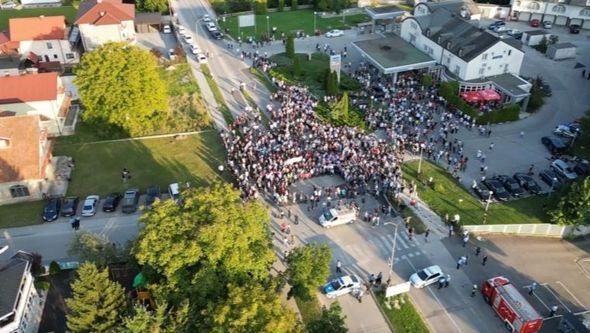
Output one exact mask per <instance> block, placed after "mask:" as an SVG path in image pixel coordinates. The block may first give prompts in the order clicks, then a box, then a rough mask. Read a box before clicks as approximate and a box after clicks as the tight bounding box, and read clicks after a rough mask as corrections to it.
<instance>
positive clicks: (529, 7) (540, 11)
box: [511, 0, 590, 29]
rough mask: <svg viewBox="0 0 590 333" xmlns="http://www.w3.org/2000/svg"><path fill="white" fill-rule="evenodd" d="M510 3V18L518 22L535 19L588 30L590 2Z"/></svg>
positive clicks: (532, 0) (535, 0)
mask: <svg viewBox="0 0 590 333" xmlns="http://www.w3.org/2000/svg"><path fill="white" fill-rule="evenodd" d="M511 3H512V17H513V18H514V19H516V20H519V21H525V22H528V21H531V20H534V19H537V20H539V21H542V22H544V21H549V22H551V23H553V24H554V25H565V26H570V25H572V24H577V25H579V26H581V27H582V28H584V29H590V0H552V1H548V0H543V1H541V0H512V1H511Z"/></svg>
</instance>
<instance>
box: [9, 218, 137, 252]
mask: <svg viewBox="0 0 590 333" xmlns="http://www.w3.org/2000/svg"><path fill="white" fill-rule="evenodd" d="M138 216H139V215H137V214H133V215H122V214H118V213H114V214H113V215H109V214H101V215H100V216H97V217H93V218H82V220H81V222H80V230H79V232H89V233H95V234H100V235H104V236H105V237H107V238H108V239H110V240H111V241H112V242H115V243H117V244H121V245H123V244H125V243H126V242H127V241H128V240H132V239H134V238H135V237H136V236H137V233H138V231H139V224H138V222H137V219H138ZM74 233H75V232H74V230H73V229H72V228H71V226H70V224H69V223H68V219H66V218H62V219H59V220H57V221H54V222H51V223H45V224H42V225H34V226H28V227H21V228H9V229H0V244H2V245H9V246H10V248H9V250H8V251H7V252H6V253H4V254H3V255H4V256H8V255H12V254H14V253H15V252H16V251H18V250H23V251H30V252H38V253H40V254H41V255H42V256H43V263H44V264H48V263H49V262H51V261H53V260H63V261H68V260H75V259H76V258H73V257H71V256H70V255H68V248H69V246H70V242H71V240H72V238H73V235H74Z"/></svg>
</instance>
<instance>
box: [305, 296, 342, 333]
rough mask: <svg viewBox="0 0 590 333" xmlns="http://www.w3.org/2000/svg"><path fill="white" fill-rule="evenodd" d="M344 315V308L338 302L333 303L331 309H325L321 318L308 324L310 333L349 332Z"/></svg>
mask: <svg viewBox="0 0 590 333" xmlns="http://www.w3.org/2000/svg"><path fill="white" fill-rule="evenodd" d="M344 318H345V317H344V316H343V315H342V308H341V307H340V304H338V302H334V303H332V305H331V306H330V308H329V309H328V308H326V307H323V308H322V314H321V316H320V317H319V318H318V319H316V320H314V321H311V322H310V323H308V324H307V331H308V332H309V333H345V332H348V329H347V328H346V323H345V322H344Z"/></svg>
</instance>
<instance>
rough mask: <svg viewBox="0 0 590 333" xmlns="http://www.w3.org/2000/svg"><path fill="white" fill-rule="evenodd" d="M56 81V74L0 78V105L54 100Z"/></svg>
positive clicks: (55, 96)
mask: <svg viewBox="0 0 590 333" xmlns="http://www.w3.org/2000/svg"><path fill="white" fill-rule="evenodd" d="M57 79H58V76H57V73H39V74H25V75H19V76H5V77H0V104H11V103H24V102H34V101H49V100H55V99H56V98H57V86H58V83H57Z"/></svg>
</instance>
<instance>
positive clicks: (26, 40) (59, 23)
mask: <svg viewBox="0 0 590 333" xmlns="http://www.w3.org/2000/svg"><path fill="white" fill-rule="evenodd" d="M67 34H68V29H67V27H66V18H65V16H63V15H60V16H37V17H22V18H11V19H9V20H8V38H9V41H10V43H12V46H13V47H14V46H16V48H17V51H18V53H19V54H20V55H21V58H22V59H23V60H24V59H28V60H30V61H31V62H33V64H34V65H36V67H38V68H39V69H43V68H51V67H54V68H55V67H58V68H59V67H60V66H59V65H57V66H56V65H55V64H61V65H74V64H77V63H78V62H80V57H79V55H78V52H76V50H75V49H74V48H73V47H72V44H71V43H70V41H69V40H68V36H67ZM9 45H10V44H9ZM52 63H53V64H54V66H51V64H52Z"/></svg>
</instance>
